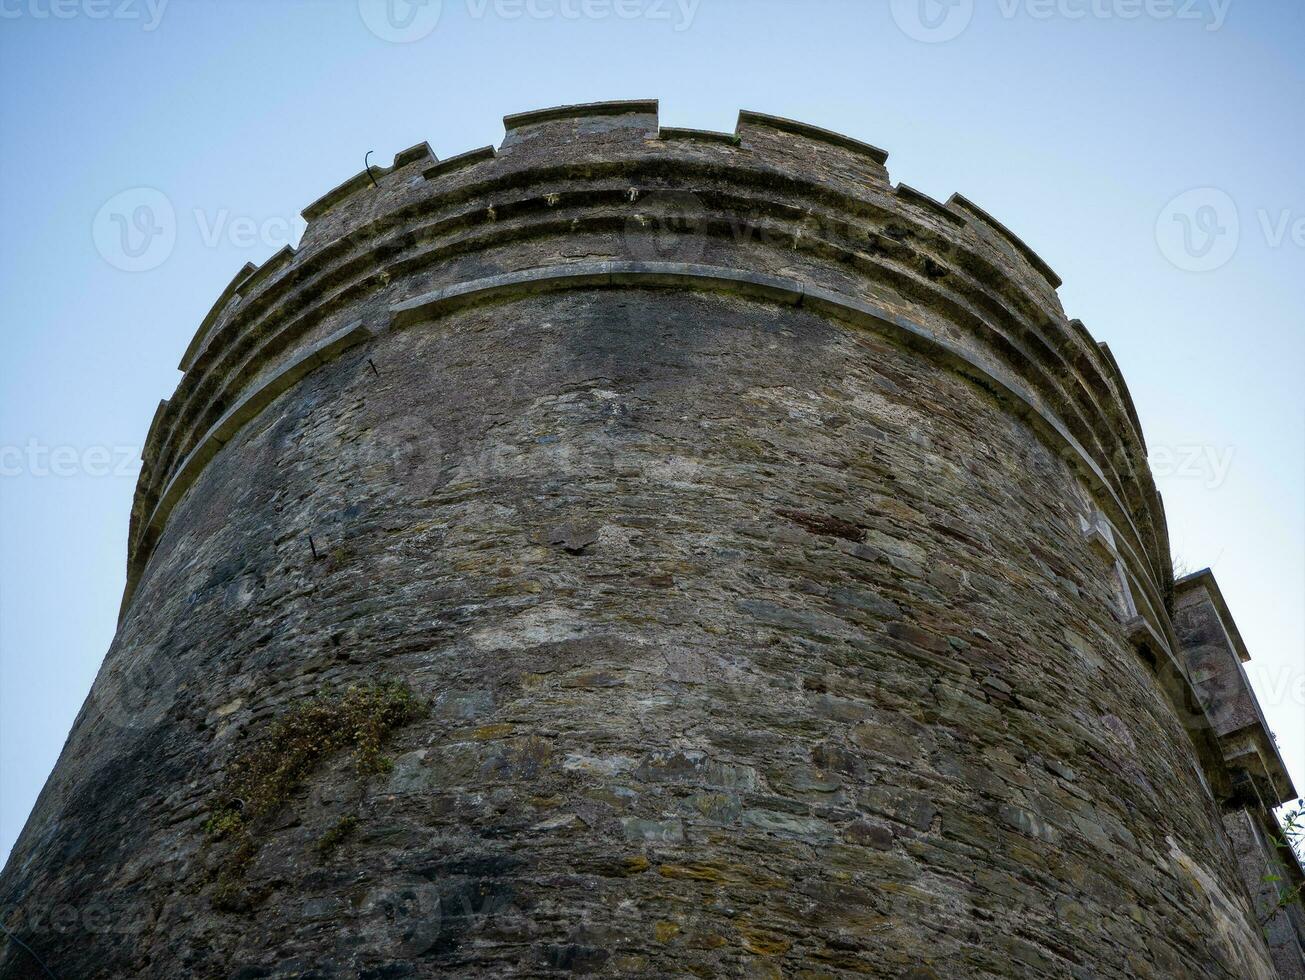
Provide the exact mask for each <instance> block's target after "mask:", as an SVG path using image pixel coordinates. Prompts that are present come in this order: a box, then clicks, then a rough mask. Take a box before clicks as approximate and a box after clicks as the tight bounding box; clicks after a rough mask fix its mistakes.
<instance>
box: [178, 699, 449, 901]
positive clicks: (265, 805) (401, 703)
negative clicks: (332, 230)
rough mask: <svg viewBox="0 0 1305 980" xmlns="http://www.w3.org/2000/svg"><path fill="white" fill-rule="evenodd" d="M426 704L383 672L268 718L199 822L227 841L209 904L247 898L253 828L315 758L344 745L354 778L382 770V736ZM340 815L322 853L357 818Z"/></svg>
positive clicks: (279, 805) (416, 714) (308, 770)
mask: <svg viewBox="0 0 1305 980" xmlns="http://www.w3.org/2000/svg"><path fill="white" fill-rule="evenodd" d="M425 710H426V705H425V703H424V702H423V701H422V700H421V699H420V698H419V697H418V696H417V695H416V694H415V693H414V692H413V691H412V689H411V688H409V687H408V685H407V684H404V683H401V682H398V681H388V680H387V681H378V682H374V683H368V684H358V685H351V686H350V687H348V688H345V689H344V690H341V691H330V690H324V691H321V692H319V693H318V694H317V695H316V696H315V697H312V698H309V699H307V700H305V701H302V702H300V703H298V704H296V705H293V706H292V707H290V708H289V709H288V710H287V711H286V712H285V713H284V714H282V715H281V716H280V717H279V718H277V719H276V720H275V721H273V722H272V723H271V724H269V725H268V726H267V727H266V728H265V729H264V730H263V731H262V732H261V733H260V734H259V735H258V736H257V737H256V738H255V740H254V742H253V744H252V745H251V746H250V747H249V748H248V749H246V750H245V751H244V752H242V753H241V754H240V755H238V756H237V757H236V758H235V759H234V760H233V761H232V763H231V764H230V766H228V768H227V771H226V774H225V775H224V777H223V779H222V782H221V785H220V786H219V788H218V790H217V791H216V793H215V794H214V802H213V807H212V811H211V814H210V816H209V818H208V820H207V821H206V822H205V824H204V831H205V834H206V836H207V837H208V839H209V841H210V842H211V843H216V842H226V843H227V844H229V845H230V850H229V851H228V853H227V855H226V860H225V862H224V866H223V868H222V869H221V871H220V872H219V874H218V888H217V892H216V894H215V895H214V899H213V902H214V905H215V906H216V907H217V908H219V909H226V910H236V909H240V908H244V907H247V906H248V905H249V904H250V896H249V895H248V894H247V892H246V890H245V888H244V883H243V882H244V876H245V871H246V870H247V869H248V867H249V865H250V863H251V862H252V861H253V859H254V855H255V854H256V853H257V851H258V846H259V842H258V839H257V836H256V831H257V828H258V827H259V825H260V824H261V823H262V822H264V821H266V820H267V819H268V818H270V817H272V816H274V815H275V814H276V813H277V812H278V811H280V810H281V808H282V807H284V806H285V804H286V803H287V802H288V801H289V800H290V798H291V796H292V795H293V794H294V792H295V791H296V790H297V789H299V788H300V787H301V786H302V785H303V783H304V782H305V781H306V780H307V778H308V777H309V776H310V775H311V774H312V773H313V772H314V771H315V770H316V769H317V768H318V766H320V765H321V764H323V763H324V762H325V761H326V760H327V759H328V758H330V757H332V756H334V755H336V754H337V753H339V752H341V751H344V750H347V749H348V750H352V752H353V758H354V763H355V765H356V767H357V772H358V776H359V778H360V779H366V778H368V777H369V776H372V775H374V774H375V773H378V772H383V771H386V770H387V769H388V768H389V766H390V760H389V759H388V758H387V757H385V756H384V755H382V753H381V748H382V746H383V744H384V742H385V739H386V738H387V736H389V734H390V733H391V732H393V731H394V730H395V729H397V728H399V727H401V726H403V725H406V724H408V723H409V722H411V721H413V720H414V719H416V718H418V717H420V716H421V715H422V714H424V713H425ZM346 821H347V823H346ZM346 821H342V822H341V825H339V826H338V827H337V828H336V831H337V832H335V833H333V834H332V835H331V839H330V841H329V843H327V844H326V845H325V846H324V847H323V848H322V849H321V851H322V853H323V854H328V853H329V852H330V851H331V850H333V849H334V848H335V847H336V846H338V844H339V843H340V842H341V841H342V840H343V839H344V838H345V837H346V836H347V835H348V834H349V833H350V832H351V831H352V830H353V828H354V826H355V825H356V823H357V821H356V820H355V819H353V818H346Z"/></svg>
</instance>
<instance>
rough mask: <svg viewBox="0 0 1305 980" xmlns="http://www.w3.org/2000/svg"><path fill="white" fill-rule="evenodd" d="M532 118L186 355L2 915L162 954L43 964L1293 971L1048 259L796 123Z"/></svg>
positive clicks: (386, 204) (1117, 403) (372, 181)
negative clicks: (97, 643)
mask: <svg viewBox="0 0 1305 980" xmlns="http://www.w3.org/2000/svg"><path fill="white" fill-rule="evenodd" d="M504 130H505V135H504V138H503V140H502V142H501V143H500V144H499V145H498V146H497V147H494V146H487V147H483V148H481V149H477V150H471V151H469V152H466V153H460V154H457V155H455V156H452V157H450V158H448V159H445V160H439V159H438V158H437V157H436V155H435V154H434V153H433V152H432V151H431V149H430V147H429V146H428V145H427V144H424V143H422V144H418V145H417V146H415V147H410V148H409V149H406V150H402V151H400V152H399V153H396V154H395V156H394V160H393V163H392V164H391V165H390V166H387V167H381V166H376V165H373V166H370V167H367V166H365V167H364V170H363V171H361V172H359V173H358V174H356V175H355V176H353V177H351V178H350V179H349V180H347V181H345V182H344V183H342V184H340V185H338V186H337V187H335V188H333V189H332V190H330V191H328V192H327V193H326V194H325V195H322V196H321V197H319V198H318V199H317V200H316V201H314V202H313V203H312V204H311V205H309V207H308V208H306V209H305V211H304V214H305V217H306V218H307V219H308V227H307V230H306V231H305V234H304V236H303V239H302V241H301V242H300V243H299V244H298V245H297V246H296V247H294V248H289V247H287V248H285V249H283V250H281V251H279V252H277V253H276V254H275V255H273V256H271V257H270V258H269V259H268V260H267V261H266V262H264V263H262V264H261V265H259V266H257V267H255V266H253V265H247V266H245V267H243V268H242V269H240V270H239V272H238V273H237V274H236V275H235V276H234V277H233V278H232V280H231V281H230V283H229V284H228V285H227V287H226V288H225V289H224V290H223V291H222V294H221V295H220V296H219V297H218V300H217V302H216V303H215V304H214V305H213V307H212V309H211V310H209V312H208V313H207V314H206V315H205V317H204V319H203V322H202V323H201V324H200V325H199V327H198V329H197V330H196V331H195V333H194V336H193V338H192V339H191V340H190V342H189V344H188V345H187V346H186V350H185V352H184V354H183V356H182V359H181V367H182V376H181V378H180V381H179V383H178V385H177V387H176V390H175V391H174V392H173V393H172V394H171V397H169V398H167V399H166V400H163V401H161V402H160V403H159V406H158V408H157V410H156V412H155V415H154V418H153V420H152V422H151V425H150V429H149V435H148V438H147V443H146V449H145V452H144V464H145V465H144V466H143V467H142V471H141V475H140V480H139V483H138V486H137V491H136V495H135V499H134V501H133V513H132V527H131V533H130V539H129V548H130V552H129V575H128V582H127V588H126V590H125V594H124V600H123V609H122V614H121V618H120V622H119V627H118V631H117V633H116V635H115V637H114V640H113V644H112V646H111V648H110V650H109V652H108V654H107V655H106V657H105V661H104V664H103V666H102V668H101V671H100V674H99V676H98V678H97V680H96V682H95V686H94V687H93V689H92V693H91V696H90V698H89V699H88V701H87V704H86V707H85V708H84V710H83V711H82V712H81V714H80V715H79V717H78V719H77V722H76V724H75V726H74V729H73V731H72V733H71V735H70V736H69V740H68V742H67V745H66V747H65V749H64V752H63V754H62V756H61V759H60V762H59V764H58V765H57V766H56V768H55V771H54V773H53V774H52V776H51V780H50V783H49V784H48V785H47V787H46V789H45V791H43V792H42V794H41V797H40V800H39V801H38V803H37V806H36V808H35V809H34V811H33V815H32V818H31V820H30V821H29V824H28V826H27V828H26V829H25V830H24V833H23V835H22V836H21V838H20V839H19V842H18V844H17V845H16V847H15V850H14V854H13V857H12V859H11V861H10V863H9V866H8V868H7V869H6V870H5V872H4V875H3V876H0V900H3V901H2V902H0V904H3V906H4V907H5V908H10V907H17V906H29V907H32V906H34V903H39V904H40V910H41V911H44V910H46V909H48V908H60V907H78V906H77V903H80V902H84V901H85V897H86V888H87V882H92V883H94V884H95V886H96V898H97V901H99V900H101V899H102V900H103V901H104V903H105V909H104V916H105V917H106V921H107V920H108V919H111V920H112V921H130V916H131V915H132V914H133V909H134V908H135V907H137V906H140V907H148V908H150V909H153V910H156V914H155V917H154V918H153V919H152V920H151V921H150V922H149V923H147V924H146V925H145V926H144V927H143V928H142V929H141V930H140V931H139V932H132V933H131V934H124V935H123V936H121V937H117V938H115V940H114V942H112V943H102V944H98V945H96V946H95V947H93V948H92V947H91V946H89V945H87V946H84V945H83V944H76V943H66V942H63V943H60V942H59V940H60V939H62V938H64V937H62V936H56V935H50V934H48V933H46V934H43V933H40V932H37V931H35V930H33V929H32V928H31V927H30V923H29V924H27V925H26V926H24V925H22V924H19V923H17V922H16V921H15V926H14V928H13V930H12V936H11V938H13V939H16V940H18V941H20V942H23V943H27V945H28V948H30V949H32V950H38V951H40V953H41V954H42V955H43V956H45V955H47V954H48V956H49V958H50V959H51V960H52V961H53V963H54V965H55V966H56V967H57V968H58V972H59V974H60V975H62V976H91V975H99V974H103V975H106V976H108V975H112V976H128V975H133V976H134V975H138V974H139V973H140V972H141V964H146V965H147V967H148V969H149V970H152V971H154V973H155V974H157V975H159V976H179V975H192V974H193V975H203V976H256V975H257V976H263V975H271V974H273V973H276V972H277V971H278V970H280V971H282V972H284V968H285V965H286V964H295V963H300V964H303V963H307V964H311V965H312V967H313V968H314V969H319V970H320V971H321V972H323V974H324V975H326V974H329V975H332V976H336V975H339V976H346V975H347V976H354V975H376V976H380V975H388V974H390V973H393V972H394V970H395V969H396V968H399V967H402V969H403V970H409V971H411V970H412V969H415V970H417V971H418V972H421V973H423V975H424V974H433V973H435V972H447V971H453V972H456V973H457V974H458V975H459V976H463V975H465V976H475V977H495V978H497V977H503V976H539V975H542V974H552V973H556V972H559V971H569V972H589V973H595V974H597V973H602V974H604V975H609V974H610V975H618V974H619V975H629V976H654V975H655V976H680V975H700V976H725V975H746V976H759V975H772V974H773V975H779V974H781V973H782V974H783V975H785V976H788V975H794V976H796V975H802V974H803V973H813V974H814V973H821V974H824V973H829V974H838V975H844V974H846V975H853V974H857V975H870V974H884V973H885V972H887V973H889V974H891V975H894V976H896V975H899V974H900V973H901V971H902V969H908V970H911V969H912V968H916V969H914V970H913V975H914V974H915V973H918V974H919V975H921V976H924V975H928V976H941V975H965V976H999V975H1000V976H1005V975H1011V974H1012V973H1018V974H1023V973H1033V974H1036V975H1039V976H1043V975H1045V976H1078V975H1084V976H1086V975H1088V974H1089V973H1091V974H1093V975H1097V974H1100V975H1110V976H1124V975H1146V976H1179V975H1189V974H1190V975H1192V976H1199V977H1201V978H1202V980H1224V978H1227V977H1233V976H1236V977H1253V978H1255V980H1273V976H1274V969H1275V967H1274V964H1275V962H1279V961H1280V962H1284V963H1288V964H1290V962H1291V957H1293V956H1294V957H1296V959H1297V960H1300V951H1301V937H1302V936H1305V929H1299V928H1297V927H1296V926H1295V925H1293V924H1292V922H1291V921H1289V920H1288V918H1287V917H1286V916H1283V915H1279V914H1277V913H1276V912H1274V911H1273V905H1274V902H1275V901H1276V895H1275V894H1274V893H1273V891H1272V890H1271V889H1266V887H1265V885H1266V880H1267V877H1268V876H1267V875H1266V871H1265V869H1266V868H1267V869H1272V867H1273V864H1272V862H1273V861H1274V860H1276V858H1275V854H1274V851H1275V847H1274V843H1273V838H1272V834H1273V830H1274V827H1275V825H1274V824H1273V820H1274V818H1273V811H1272V808H1273V806H1274V804H1276V803H1280V802H1282V801H1284V800H1286V799H1288V798H1289V797H1291V795H1292V794H1294V793H1295V787H1294V786H1293V785H1292V783H1291V780H1290V778H1289V777H1288V775H1287V773H1286V770H1285V767H1284V766H1283V764H1282V759H1281V757H1280V755H1279V753H1278V751H1277V747H1276V743H1275V742H1274V739H1273V735H1272V732H1271V731H1269V728H1268V726H1267V724H1266V721H1265V718H1264V715H1263V713H1262V712H1261V711H1260V708H1259V705H1258V703H1257V702H1256V701H1255V697H1254V694H1253V692H1252V691H1251V688H1250V686H1249V685H1248V683H1247V680H1246V676H1245V673H1244V671H1243V669H1242V664H1243V663H1244V662H1245V660H1246V659H1247V657H1248V656H1249V651H1248V650H1247V649H1246V645H1245V643H1244V642H1243V640H1242V638H1241V635H1240V632H1239V631H1238V629H1237V627H1236V624H1235V623H1234V621H1233V619H1232V616H1231V614H1230V613H1229V610H1228V606H1227V603H1226V602H1225V601H1224V599H1223V596H1222V594H1221V593H1220V591H1219V588H1218V586H1217V584H1215V582H1214V580H1213V577H1212V576H1211V575H1209V573H1208V572H1203V573H1198V575H1196V576H1189V577H1186V578H1184V579H1182V580H1180V581H1179V582H1177V583H1174V581H1173V573H1172V568H1171V565H1170V559H1169V549H1168V540H1167V533H1166V529H1165V517H1164V510H1163V507H1162V504H1161V501H1160V498H1159V496H1158V494H1157V493H1156V490H1155V485H1154V482H1153V480H1152V478H1151V473H1150V470H1149V468H1148V465H1147V461H1146V457H1145V446H1144V444H1143V442H1142V433H1141V426H1140V424H1139V422H1138V419H1137V414H1136V411H1135V409H1134V406H1133V404H1132V400H1131V398H1130V397H1129V394H1128V389H1127V387H1126V385H1125V383H1124V379H1123V377H1122V376H1121V374H1120V371H1119V368H1118V365H1117V364H1116V363H1115V360H1114V358H1113V357H1112V355H1111V353H1110V350H1109V348H1108V347H1106V346H1105V345H1104V344H1099V343H1098V342H1097V341H1096V340H1095V339H1094V338H1093V337H1092V336H1091V335H1090V334H1089V332H1088V331H1087V329H1086V328H1085V327H1084V326H1083V324H1082V323H1081V322H1079V321H1077V320H1071V319H1068V318H1067V317H1066V315H1065V313H1064V311H1063V310H1062V309H1061V305H1060V301H1059V298H1058V296H1057V294H1056V287H1057V286H1058V284H1059V279H1058V277H1057V276H1056V275H1055V273H1054V272H1052V271H1051V269H1050V267H1049V266H1048V265H1047V263H1046V262H1044V261H1043V260H1042V259H1041V258H1040V257H1039V256H1038V255H1037V254H1036V253H1034V252H1033V251H1032V250H1031V249H1030V248H1029V247H1028V246H1027V245H1026V244H1025V243H1024V242H1023V241H1021V240H1020V239H1019V238H1018V237H1017V236H1016V235H1014V234H1013V233H1012V232H1011V231H1010V230H1009V229H1008V228H1006V227H1005V226H1004V225H1002V224H1000V223H999V222H997V221H996V220H995V219H993V218H992V217H991V216H989V215H988V214H987V213H986V212H984V211H983V210H982V209H980V208H979V207H978V206H977V205H974V204H973V203H971V202H970V201H968V200H967V199H965V198H963V197H961V196H959V195H953V196H952V197H950V198H949V199H948V200H947V201H946V202H940V201H939V200H936V199H935V198H933V197H931V196H930V195H928V194H925V193H923V192H921V191H919V190H917V189H913V188H912V187H911V186H910V185H908V184H902V183H896V184H895V183H894V182H893V181H892V180H891V178H890V175H889V173H888V171H887V169H886V166H885V164H886V160H887V154H886V153H885V152H884V151H882V150H880V149H878V148H877V147H875V146H873V145H871V144H869V143H865V142H862V141H860V140H857V139H852V138H850V137H846V136H842V135H839V134H837V133H833V132H830V131H828V130H825V129H821V128H819V127H815V126H810V125H807V124H804V123H798V122H794V121H792V120H788V119H783V118H779V117H775V116H767V115H764V114H761V113H755V112H743V113H741V114H740V116H739V122H738V125H737V128H736V131H735V132H734V133H732V134H729V133H712V132H703V131H698V130H690V129H679V128H670V127H661V126H660V122H659V118H658V112H657V104H656V103H655V102H652V101H633V102H610V103H600V104H595V105H585V106H565V107H558V108H552V109H545V110H542V111H538V112H529V113H522V114H518V115H514V116H509V117H507V118H506V119H505V120H504ZM369 158H370V154H368V155H367V156H366V157H364V163H365V164H366V162H367V161H368V159H369ZM314 692H317V693H316V696H314ZM351 740H352V741H351ZM353 742H356V743H357V744H356V746H355V745H354V744H353ZM350 748H356V750H357V755H356V757H355V759H354V760H353V761H354V762H355V763H357V764H347V763H346V759H345V757H344V756H345V750H346V749H350ZM382 751H383V752H384V754H385V762H384V764H382V763H381V762H380V761H379V760H376V761H377V764H376V765H375V766H372V765H371V764H370V763H368V764H366V765H364V762H365V760H364V755H367V756H368V757H370V755H371V754H373V753H374V754H379V753H380V752H382ZM142 760H144V762H142ZM290 771H293V772H294V773H295V776H294V783H293V785H287V784H283V781H282V780H281V778H280V775H279V774H283V773H286V772H290ZM267 772H275V773H277V774H278V776H277V778H276V779H273V780H271V782H274V783H277V786H276V788H275V791H274V792H268V791H267V790H266V786H265V784H267V783H268V782H269V780H268V778H266V773H267ZM759 854H763V855H764V856H765V861H764V862H762V863H763V864H764V867H762V866H761V865H759V864H758V861H757V855H759ZM1290 874H1294V875H1295V877H1291V878H1290V880H1291V881H1299V880H1300V874H1299V868H1296V869H1295V871H1291V872H1290ZM1290 874H1289V877H1290ZM725 894H728V899H729V901H728V902H724V903H722V902H719V901H716V900H715V899H714V898H713V896H715V897H716V898H719V897H720V896H721V895H725ZM776 896H782V897H783V898H784V900H783V901H780V902H778V903H777V902H776ZM490 902H493V903H494V906H493V908H494V910H495V912H494V916H493V917H491V916H489V915H488V914H486V915H481V914H480V913H481V912H486V913H488V909H489V908H490V905H489V903H490ZM157 910H163V911H162V912H158V911H157ZM468 910H470V911H475V912H477V915H476V916H475V918H477V920H478V921H477V923H476V924H475V925H474V926H471V925H470V924H469V923H468V922H467V921H466V920H467V919H468V918H470V917H469V916H468V915H467V914H466V913H467V911H468ZM686 910H690V911H691V913H692V914H686ZM958 910H959V911H960V913H961V915H962V918H963V919H964V923H965V926H964V928H963V929H957V928H955V926H956V917H957V913H958ZM1139 910H1141V911H1140V912H1139ZM446 912H447V913H448V914H447V915H446V914H444V913H446ZM499 913H501V914H502V918H498V917H497V916H498V915H499ZM509 916H510V918H509ZM481 919H483V920H484V921H479V920H481ZM1270 921H1271V922H1272V925H1273V929H1274V930H1275V932H1274V933H1273V935H1272V936H1268V935H1267V934H1266V935H1262V930H1261V928H1260V927H1261V925H1262V924H1263V923H1264V922H1270ZM178 924H181V928H180V933H179V931H178ZM22 952H23V950H22V948H19V947H17V946H15V945H14V944H13V943H11V944H9V945H7V946H5V947H3V948H0V975H5V976H9V975H13V976H26V975H27V974H26V973H21V972H6V970H9V971H17V970H21V969H24V968H25V967H26V966H27V963H26V961H25V960H22V958H21V955H20V954H22ZM97 971H98V973H97ZM29 972H30V971H29ZM400 972H402V970H401V971H400ZM1284 975H1287V976H1293V975H1296V974H1292V973H1290V972H1288V973H1285V974H1284Z"/></svg>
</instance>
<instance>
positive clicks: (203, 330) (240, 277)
mask: <svg viewBox="0 0 1305 980" xmlns="http://www.w3.org/2000/svg"><path fill="white" fill-rule="evenodd" d="M257 268H258V267H257V266H255V265H254V263H252V262H246V263H245V264H244V265H242V266H241V267H240V271H239V272H237V273H236V274H235V275H234V276H233V277H232V279H231V281H230V282H229V283H227V288H226V289H224V290H222V295H221V296H219V297H218V298H217V302H216V303H214V304H213V305H212V306H211V307H210V308H209V311H208V314H207V315H206V316H205V317H204V319H203V320H202V321H201V322H200V325H199V329H198V330H196V331H195V336H194V337H192V338H191V339H190V344H189V346H187V347H186V352H185V353H184V354H182V355H181V363H180V364H178V365H177V370H178V371H189V370H190V366H191V365H192V364H194V363H195V358H196V357H198V356H199V352H200V351H201V350H203V349H204V341H205V340H206V339H207V338H208V332H209V330H210V329H212V327H213V322H214V321H215V320H216V319H217V318H218V317H219V316H221V315H222V311H223V310H225V309H226V308H227V304H228V303H230V302H231V299H232V297H234V296H235V295H236V293H237V291H238V290H239V289H240V287H241V286H243V285H244V284H245V281H246V280H248V279H249V277H250V276H251V275H253V274H254V272H255V271H256V270H257Z"/></svg>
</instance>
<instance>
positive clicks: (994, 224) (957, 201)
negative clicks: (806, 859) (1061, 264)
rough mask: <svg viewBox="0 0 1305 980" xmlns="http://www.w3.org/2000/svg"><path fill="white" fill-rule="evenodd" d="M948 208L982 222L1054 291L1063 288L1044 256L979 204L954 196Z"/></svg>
mask: <svg viewBox="0 0 1305 980" xmlns="http://www.w3.org/2000/svg"><path fill="white" fill-rule="evenodd" d="M947 206H948V207H953V208H957V209H959V210H960V211H961V212H962V213H964V214H968V215H969V216H970V217H971V218H972V219H974V220H977V221H980V222H982V223H983V224H986V225H987V226H988V227H989V228H991V229H992V230H993V231H995V232H996V233H997V234H998V235H1000V236H1001V237H1002V238H1004V239H1005V240H1006V242H1007V244H1009V245H1010V246H1011V247H1012V248H1014V249H1015V251H1016V252H1018V253H1019V254H1020V255H1021V256H1023V258H1024V260H1025V261H1026V262H1028V263H1029V265H1031V266H1033V268H1034V269H1035V270H1037V272H1038V273H1039V274H1040V275H1041V276H1042V278H1044V279H1045V280H1047V283H1048V284H1049V285H1050V286H1051V288H1052V289H1053V290H1055V289H1059V288H1060V287H1061V284H1062V283H1061V279H1060V276H1058V275H1056V273H1055V270H1053V269H1052V268H1051V266H1049V265H1047V263H1046V262H1044V261H1043V259H1042V256H1040V255H1039V254H1038V253H1037V252H1035V251H1033V249H1031V248H1029V246H1028V245H1027V244H1026V243H1025V241H1024V239H1022V238H1020V236H1019V235H1017V234H1015V232H1013V231H1011V230H1010V229H1009V228H1007V227H1006V226H1005V225H1003V224H1002V223H1001V222H1000V221H998V220H997V219H996V218H994V217H993V216H992V215H990V214H989V213H988V212H987V211H985V210H983V208H981V207H979V206H978V205H977V204H975V203H974V202H973V201H971V200H970V199H969V198H967V197H966V196H965V195H963V194H953V195H952V196H951V197H949V198H948V199H947Z"/></svg>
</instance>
